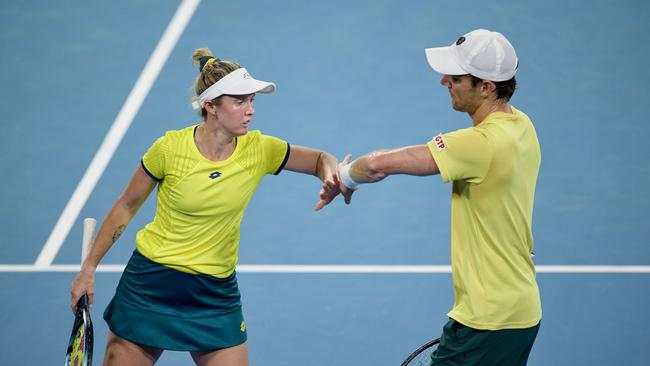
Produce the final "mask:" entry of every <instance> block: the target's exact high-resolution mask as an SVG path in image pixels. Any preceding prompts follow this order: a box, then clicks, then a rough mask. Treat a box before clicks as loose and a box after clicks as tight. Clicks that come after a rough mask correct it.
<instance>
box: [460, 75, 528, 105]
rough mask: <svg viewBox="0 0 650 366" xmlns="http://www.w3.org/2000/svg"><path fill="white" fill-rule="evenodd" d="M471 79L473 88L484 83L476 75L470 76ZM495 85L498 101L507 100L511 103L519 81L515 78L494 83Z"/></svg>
mask: <svg viewBox="0 0 650 366" xmlns="http://www.w3.org/2000/svg"><path fill="white" fill-rule="evenodd" d="M470 78H471V79H472V86H477V85H478V84H480V83H481V81H483V79H479V78H477V77H476V76H474V75H470ZM493 83H494V85H496V87H497V88H496V92H497V99H505V100H506V101H509V100H510V97H512V95H513V94H514V93H515V89H517V81H516V80H515V77H514V76H513V77H512V79H510V80H506V81H493Z"/></svg>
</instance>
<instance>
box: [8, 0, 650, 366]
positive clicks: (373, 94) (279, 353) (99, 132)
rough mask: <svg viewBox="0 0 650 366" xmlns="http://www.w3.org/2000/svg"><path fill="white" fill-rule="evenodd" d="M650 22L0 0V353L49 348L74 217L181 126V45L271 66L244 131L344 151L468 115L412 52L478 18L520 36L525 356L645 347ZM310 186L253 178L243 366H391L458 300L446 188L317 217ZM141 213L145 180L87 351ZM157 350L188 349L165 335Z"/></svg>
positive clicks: (102, 198) (69, 269)
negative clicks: (526, 164) (530, 150)
mask: <svg viewBox="0 0 650 366" xmlns="http://www.w3.org/2000/svg"><path fill="white" fill-rule="evenodd" d="M649 18H650V4H649V3H647V2H643V1H632V0H628V1H607V0H597V1H592V2H589V3H584V2H572V1H557V0H550V1H546V2H522V1H510V0H508V1H506V0H502V1H494V2H482V1H467V2H461V3H458V4H456V3H453V2H432V1H412V2H402V1H388V0H378V1H362V0H352V1H341V0H332V1H328V2H299V1H274V2H266V1H258V0H253V1H249V2H245V3H240V2H221V1H203V2H199V1H194V0H186V1H157V2H152V1H121V0H118V1H112V2H107V1H104V2H99V1H90V2H88V1H86V2H84V1H75V0H72V1H61V2H41V1H35V0H21V1H17V0H7V1H4V2H3V4H2V5H1V6H0V50H1V54H2V57H1V58H0V65H1V67H0V75H2V80H3V83H2V84H0V90H1V92H2V96H3V97H2V98H1V99H0V107H1V108H2V115H3V117H4V118H3V123H2V125H3V126H4V128H3V130H4V133H3V134H2V136H1V137H0V146H1V149H2V154H1V155H0V159H2V160H1V161H2V163H3V166H5V172H4V174H3V177H2V188H3V189H2V190H1V192H0V195H1V196H0V197H1V199H2V202H3V204H2V205H1V206H0V215H1V216H0V217H1V221H0V228H1V230H2V236H1V237H0V280H1V283H2V286H0V296H1V297H2V299H3V301H2V302H0V310H1V311H0V314H2V315H1V316H0V319H1V320H2V323H3V327H2V330H1V331H0V347H1V349H2V350H3V353H4V354H5V356H3V359H4V360H5V361H2V362H3V363H4V364H7V365H50V364H61V363H63V360H64V358H65V347H66V345H67V342H68V337H69V332H70V328H71V326H72V320H73V316H72V313H71V312H70V309H69V297H70V294H69V287H70V283H71V281H72V279H73V278H74V276H75V274H76V271H77V270H78V266H79V260H80V247H81V235H82V225H81V223H82V220H83V218H84V217H96V218H97V219H98V220H100V221H101V220H102V219H103V217H104V215H105V214H106V213H107V212H108V210H109V209H110V207H111V206H112V204H113V203H114V202H115V200H116V199H117V197H118V196H119V194H120V193H121V191H122V189H123V188H124V186H125V185H126V183H127V182H128V179H129V178H130V176H131V174H132V172H133V171H134V169H135V168H136V167H137V165H138V164H139V161H140V159H141V157H142V154H143V153H144V152H145V151H146V149H147V148H148V147H149V146H150V144H151V143H152V142H153V141H154V140H155V139H156V138H158V137H159V136H161V135H162V134H163V133H164V132H165V131H166V130H170V129H179V128H182V127H185V126H187V125H190V124H192V123H195V122H198V121H199V117H197V115H196V114H195V112H194V111H193V110H192V108H191V106H190V98H191V92H192V90H191V86H192V83H193V81H194V78H195V77H196V75H197V69H196V68H195V67H193V66H192V64H191V55H192V51H193V50H194V49H196V48H198V47H209V48H211V50H212V51H213V52H214V53H215V55H216V56H217V57H220V58H224V59H230V60H235V61H238V62H240V63H241V64H243V65H244V66H245V67H246V68H247V69H248V70H249V71H251V72H252V73H253V75H255V77H257V78H260V79H262V80H269V81H273V82H275V83H276V84H277V86H278V89H277V91H276V92H275V93H273V94H270V95H258V96H257V97H256V101H255V103H256V104H255V108H256V116H255V118H254V119H253V125H252V129H260V130H261V131H263V132H264V133H265V134H269V135H273V136H278V137H281V138H283V139H285V140H287V141H288V142H290V143H291V144H297V145H303V146H310V147H315V148H319V149H324V150H327V151H329V152H330V153H332V154H333V155H335V156H337V157H338V158H340V159H342V158H343V156H344V155H345V154H346V153H351V154H352V155H353V156H355V157H356V156H358V155H361V154H364V153H366V152H369V151H372V150H377V149H381V148H394V147H399V146H405V145H414V144H422V143H425V142H427V141H428V140H430V139H431V138H432V137H433V136H435V135H437V134H438V133H441V132H447V131H451V130H455V129H458V128H462V127H466V126H469V125H470V123H471V122H470V119H469V118H468V117H467V115H465V114H461V113H457V112H455V111H453V110H452V109H451V108H450V105H449V96H448V92H447V90H446V88H444V87H442V86H440V85H439V83H438V81H439V79H440V77H439V75H437V74H435V73H434V72H433V71H432V70H431V69H430V67H429V66H428V64H427V62H426V59H425V56H424V48H426V47H433V46H441V45H446V44H450V43H451V42H452V41H454V40H455V39H456V38H458V36H460V35H462V34H464V33H466V32H468V31H470V30H472V29H476V28H487V29H492V30H496V31H499V32H502V33H503V34H504V35H506V37H508V38H509V39H510V41H511V42H512V43H513V45H514V46H515V48H516V49H517V52H518V56H519V60H520V67H519V72H518V74H517V81H518V90H517V92H516V93H515V95H514V96H513V98H512V104H513V105H514V106H515V107H517V108H519V109H521V110H522V111H524V112H526V113H527V114H528V115H529V116H531V118H532V119H533V121H534V122H535V126H536V129H537V134H538V136H539V140H540V143H541V147H542V167H541V171H540V176H539V181H538V185H537V192H536V206H535V211H534V224H533V230H534V235H535V243H536V246H535V254H536V256H535V261H536V264H537V265H538V282H539V285H540V289H541V292H542V306H543V319H542V326H541V328H540V333H539V336H538V338H537V341H536V343H535V346H534V348H533V350H532V353H531V356H530V360H529V365H612V364H620V365H647V364H649V363H650V333H648V332H647V328H648V326H649V325H650V316H649V315H648V311H647V309H648V308H650V245H648V244H650V242H649V240H648V237H650V225H648V224H647V223H646V220H645V216H646V215H645V214H646V213H647V212H648V210H650V193H648V190H647V189H646V187H647V186H649V185H650V164H648V162H647V157H648V156H650V144H648V143H647V142H646V139H647V136H648V135H649V134H650V127H649V125H648V123H646V119H647V117H646V108H645V107H646V106H645V103H646V99H647V94H648V93H647V85H650V73H649V72H648V71H647V67H646V60H647V59H648V56H649V55H650V42H649V39H648V38H649V36H648V34H650V25H649V24H648V22H647V19H649ZM319 189H320V182H319V181H318V180H317V179H315V178H313V177H309V176H305V175H298V174H295V173H291V172H283V173H282V174H280V175H279V176H277V177H274V176H269V177H267V178H265V180H264V182H263V183H262V184H261V185H260V188H259V189H258V191H257V193H256V195H255V197H254V198H253V199H252V201H251V203H250V205H249V207H248V209H247V211H246V216H245V219H244V221H243V223H242V233H241V245H240V258H239V263H240V266H239V268H238V278H239V284H240V288H241V292H242V302H243V307H244V314H245V317H246V324H247V329H248V334H249V349H250V358H251V364H253V365H399V364H400V362H401V361H402V360H403V359H404V357H405V356H406V355H408V353H409V352H410V351H412V350H413V349H415V348H417V346H419V345H420V344H421V343H424V342H425V341H427V340H428V339H430V338H434V337H438V336H439V335H440V332H441V330H442V326H443V324H444V323H445V322H446V321H447V318H446V315H445V314H446V312H447V311H448V310H449V309H450V307H451V305H452V303H453V293H452V284H451V273H450V270H449V267H448V266H449V257H450V250H449V236H450V233H449V231H450V190H451V185H446V184H443V183H442V182H441V179H440V177H438V176H435V177H428V178H418V177H406V176H397V177H390V178H388V179H387V180H386V181H384V182H382V183H379V184H375V185H365V186H362V187H361V189H360V190H359V192H357V193H356V194H355V197H354V199H353V203H352V205H350V206H346V205H344V204H343V202H342V200H341V199H337V201H336V202H334V203H333V204H331V205H330V206H328V207H326V208H325V209H324V210H323V211H320V212H314V211H313V210H312V207H313V206H314V204H315V203H316V202H317V200H318V191H319ZM154 208H155V195H151V196H150V198H149V200H148V201H147V203H146V204H145V205H144V206H143V207H142V209H141V210H140V212H139V213H138V215H137V216H136V217H135V218H134V219H133V220H132V222H131V223H130V225H129V227H128V229H127V230H126V231H125V232H124V234H123V235H122V237H121V239H120V240H119V241H118V242H117V243H116V244H115V245H114V246H113V248H112V249H111V251H110V252H109V253H108V254H107V256H106V257H105V258H104V260H103V261H102V266H101V267H100V270H99V272H98V273H97V275H96V295H95V306H94V308H93V310H92V315H93V321H94V326H95V357H94V361H95V363H96V364H101V360H102V357H103V353H104V346H105V341H106V333H107V327H106V324H105V323H104V321H103V319H102V317H101V315H102V312H103V310H104V308H105V307H106V305H107V304H108V302H109V301H110V299H111V297H112V295H113V293H114V291H115V287H116V286H117V282H118V279H119V277H120V271H121V269H122V268H123V266H124V265H125V263H126V261H127V259H128V258H129V256H130V254H131V252H132V251H133V249H134V237H135V233H136V232H137V231H138V230H139V229H140V228H142V227H143V226H144V225H145V224H146V223H148V222H149V221H150V220H151V218H152V216H153V212H154ZM157 364H158V365H186V364H187V365H190V364H192V360H191V358H190V356H189V355H188V354H185V353H178V352H166V353H164V354H163V356H162V357H161V359H160V361H159V362H158V363H157Z"/></svg>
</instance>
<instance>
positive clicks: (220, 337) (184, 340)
mask: <svg viewBox="0 0 650 366" xmlns="http://www.w3.org/2000/svg"><path fill="white" fill-rule="evenodd" d="M104 319H105V320H106V322H107V323H108V327H109V328H110V329H111V331H112V332H113V333H115V334H117V335H118V336H120V337H122V338H124V339H127V340H129V341H131V342H134V343H137V344H140V345H144V346H149V347H154V348H159V349H166V350H173V351H191V352H197V351H211V350H216V349H222V348H227V347H232V346H236V345H239V344H242V343H244V342H246V339H247V335H246V325H245V323H244V316H243V314H242V310H241V299H240V294H239V288H238V286H237V277H236V275H235V273H233V274H232V275H230V276H229V277H227V278H223V279H221V278H215V277H212V276H208V275H203V274H189V273H185V272H181V271H177V270H175V269H171V268H169V267H165V266H163V265H160V264H158V263H156V262H153V261H151V260H149V259H148V258H146V257H145V256H143V255H142V254H140V252H138V250H137V249H136V250H135V251H134V252H133V255H132V256H131V259H130V260H129V263H128V264H127V265H126V268H125V269H124V273H123V274H122V278H121V279H120V283H119V284H118V286H117V290H116V291H115V296H114V297H113V300H111V302H110V304H108V307H107V308H106V310H105V311H104Z"/></svg>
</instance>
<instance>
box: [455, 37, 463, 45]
mask: <svg viewBox="0 0 650 366" xmlns="http://www.w3.org/2000/svg"><path fill="white" fill-rule="evenodd" d="M463 42H465V37H460V38H458V40H457V41H456V46H460V45H461V44H462V43H463Z"/></svg>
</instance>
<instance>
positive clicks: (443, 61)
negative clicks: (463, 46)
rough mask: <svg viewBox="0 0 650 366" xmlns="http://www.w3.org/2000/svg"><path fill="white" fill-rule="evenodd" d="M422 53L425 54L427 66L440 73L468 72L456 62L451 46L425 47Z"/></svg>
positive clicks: (458, 73)
mask: <svg viewBox="0 0 650 366" xmlns="http://www.w3.org/2000/svg"><path fill="white" fill-rule="evenodd" d="M424 53H425V54H426V56H427V62H429V66H431V68H432V69H434V70H436V71H437V72H439V73H441V74H444V75H465V74H469V72H467V71H466V70H463V68H462V67H460V65H458V62H456V56H455V55H454V54H453V51H452V50H451V47H436V48H425V49H424Z"/></svg>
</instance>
